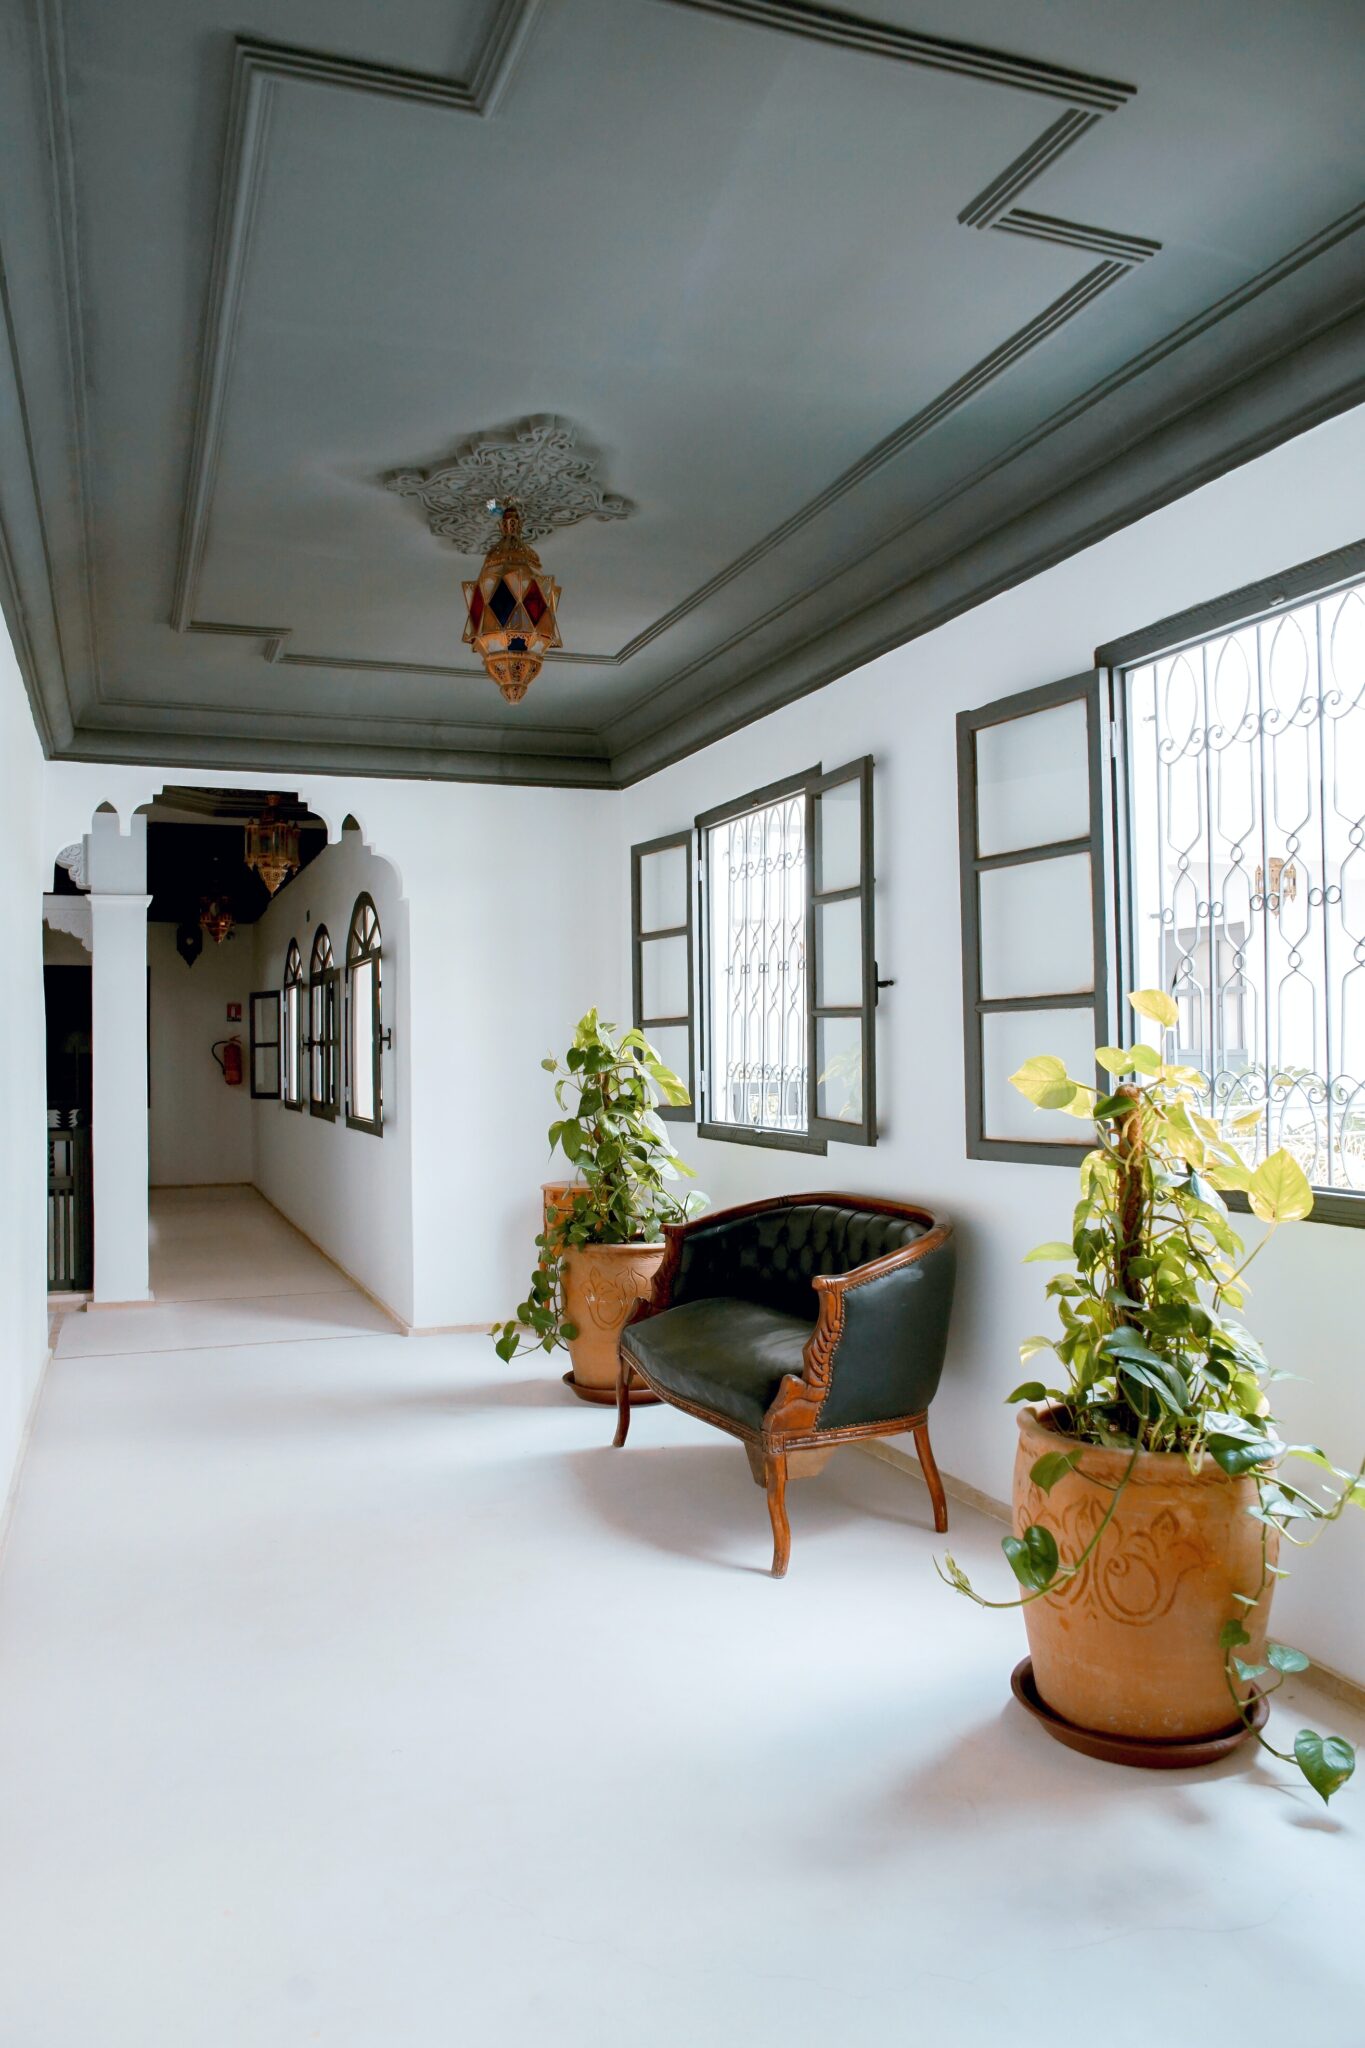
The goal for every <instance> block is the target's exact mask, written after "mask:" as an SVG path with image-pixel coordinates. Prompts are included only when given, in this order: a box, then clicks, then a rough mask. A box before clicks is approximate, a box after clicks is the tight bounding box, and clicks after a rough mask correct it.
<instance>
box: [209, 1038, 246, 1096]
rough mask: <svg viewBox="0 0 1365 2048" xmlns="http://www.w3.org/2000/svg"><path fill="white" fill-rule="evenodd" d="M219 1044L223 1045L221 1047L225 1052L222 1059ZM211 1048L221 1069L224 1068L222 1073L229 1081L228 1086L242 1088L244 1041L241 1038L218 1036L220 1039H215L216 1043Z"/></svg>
mask: <svg viewBox="0 0 1365 2048" xmlns="http://www.w3.org/2000/svg"><path fill="white" fill-rule="evenodd" d="M219 1046H221V1047H222V1048H223V1053H222V1058H221V1059H219V1056H218V1048H219ZM210 1049H211V1051H212V1053H213V1057H214V1058H215V1059H216V1060H218V1065H219V1066H220V1067H221V1069H222V1073H223V1079H224V1080H225V1081H226V1082H227V1084H228V1087H229V1088H240V1087H241V1085H242V1041H241V1039H240V1038H218V1039H215V1040H214V1043H213V1045H212V1047H211V1048H210Z"/></svg>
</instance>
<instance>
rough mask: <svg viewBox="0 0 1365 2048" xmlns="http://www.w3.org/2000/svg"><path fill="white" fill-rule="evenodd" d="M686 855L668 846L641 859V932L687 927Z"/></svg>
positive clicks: (685, 850) (681, 850)
mask: <svg viewBox="0 0 1365 2048" xmlns="http://www.w3.org/2000/svg"><path fill="white" fill-rule="evenodd" d="M687 855H688V849H687V848H686V847H685V846H670V847H666V848H665V850H664V851H663V852H662V853H647V854H644V855H643V856H642V857H641V861H640V929H641V931H642V932H659V931H671V930H672V929H673V928H674V926H676V925H680V924H686V923H687Z"/></svg>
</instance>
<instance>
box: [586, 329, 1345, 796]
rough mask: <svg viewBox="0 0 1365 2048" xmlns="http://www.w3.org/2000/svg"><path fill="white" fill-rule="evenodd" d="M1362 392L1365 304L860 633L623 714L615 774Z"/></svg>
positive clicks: (1079, 544)
mask: <svg viewBox="0 0 1365 2048" xmlns="http://www.w3.org/2000/svg"><path fill="white" fill-rule="evenodd" d="M1362 402H1365V308H1361V309H1360V310H1358V311H1356V312H1355V313H1352V314H1348V315H1347V316H1346V317H1345V318H1343V319H1341V320H1338V321H1336V322H1335V323H1333V324H1332V325H1330V326H1328V327H1325V328H1323V329H1321V330H1320V331H1319V332H1318V333H1316V334H1315V335H1313V336H1311V337H1310V338H1309V339H1307V340H1306V341H1299V340H1297V339H1296V340H1295V342H1294V343H1293V344H1291V345H1290V346H1289V347H1287V348H1285V349H1284V350H1282V351H1281V353H1280V354H1279V355H1278V356H1277V357H1276V358H1274V359H1273V360H1271V361H1267V362H1265V363H1263V364H1261V365H1260V366H1259V367H1258V369H1257V370H1256V371H1255V372H1254V373H1253V374H1252V375H1250V376H1241V377H1236V376H1234V377H1233V378H1232V379H1231V380H1230V381H1229V382H1228V383H1227V384H1225V385H1224V386H1223V387H1222V389H1220V390H1219V391H1216V392H1213V393H1210V394H1206V395H1205V396H1203V397H1201V398H1200V399H1198V400H1197V401H1195V402H1194V403H1193V404H1192V405H1190V406H1188V407H1187V408H1185V409H1184V410H1183V411H1182V412H1179V413H1177V414H1176V415H1174V416H1173V417H1171V418H1169V419H1167V420H1165V421H1163V423H1162V424H1161V426H1160V427H1159V428H1157V429H1155V430H1154V431H1153V432H1151V433H1149V434H1147V435H1146V436H1145V437H1144V438H1143V439H1142V440H1141V441H1139V442H1137V443H1135V444H1134V445H1132V446H1131V447H1129V448H1127V449H1125V450H1124V452H1123V454H1122V455H1121V456H1120V457H1119V458H1118V459H1117V460H1114V459H1112V458H1106V459H1104V460H1102V461H1100V462H1098V463H1095V464H1093V465H1092V466H1091V467H1089V468H1088V469H1086V470H1085V471H1084V472H1082V473H1080V474H1078V475H1077V476H1076V477H1075V478H1074V479H1073V480H1072V481H1071V482H1069V483H1068V484H1067V485H1065V486H1064V487H1063V488H1062V489H1061V490H1058V491H1054V492H1052V493H1051V494H1050V495H1049V496H1046V497H1044V498H1043V499H1041V500H1039V501H1038V502H1036V503H1034V504H1032V505H1029V506H1026V507H1024V508H1023V509H1021V510H1020V511H1018V512H1016V513H1014V514H1012V515H1011V516H1010V518H1009V519H1007V520H1006V521H1005V522H1004V523H1003V524H1002V525H1001V526H999V527H997V528H996V529H995V530H994V531H993V532H991V533H989V534H986V535H984V536H982V537H981V538H980V539H978V540H974V541H972V542H970V543H969V544H968V545H966V546H964V547H961V548H957V549H953V550H950V551H948V552H947V553H945V554H944V555H942V556H940V558H939V559H938V560H936V561H933V562H930V563H928V564H926V565H925V567H924V568H923V569H922V570H921V571H920V572H919V573H918V574H917V575H916V576H915V577H913V578H912V579H911V580H910V582H908V583H907V584H905V585H903V586H902V587H901V589H899V590H896V591H890V592H888V593H887V594H886V596H885V597H884V598H882V599H881V600H880V601H879V602H878V603H877V604H876V605H875V606H871V607H868V608H867V609H866V611H865V613H864V615H863V631H862V633H861V634H860V636H859V638H858V640H857V643H856V644H852V643H850V642H848V641H847V640H845V643H844V645H843V647H842V650H841V651H839V649H838V643H839V636H840V631H841V629H840V628H839V627H838V626H835V627H833V628H831V629H826V630H823V631H821V632H819V633H817V634H813V635H812V636H811V637H810V638H809V639H808V640H807V641H805V642H804V643H803V644H802V645H801V646H799V647H797V648H794V649H787V650H784V652H783V653H782V654H781V655H780V656H778V657H777V658H776V659H775V660H773V661H772V662H771V663H769V664H768V665H767V666H766V667H765V668H763V669H761V670H758V671H756V672H755V673H753V674H752V675H750V676H748V677H747V678H746V679H745V681H744V682H743V683H742V684H741V685H740V686H739V687H738V688H736V687H734V686H732V685H730V686H723V687H722V688H721V689H720V690H718V691H717V692H716V694H715V695H714V696H713V697H711V698H708V699H707V700H705V701H704V702H702V703H700V704H698V703H693V704H691V705H690V706H688V707H687V708H686V709H685V710H681V711H679V712H677V713H675V714H674V715H673V716H672V717H670V718H668V719H665V720H660V721H659V722H658V723H657V724H656V725H655V726H653V727H651V728H648V729H646V730H645V731H644V732H643V733H640V734H638V735H636V736H635V737H634V738H633V739H630V740H626V739H625V737H624V735H623V734H622V733H621V731H620V728H621V726H623V725H624V723H625V721H624V720H622V721H618V723H617V726H616V727H615V728H613V729H612V730H611V731H609V734H608V737H609V739H610V740H611V741H612V771H613V776H614V779H615V782H616V785H617V786H618V787H620V788H628V787H630V786H631V785H632V784H633V783H636V782H640V781H642V780H644V779H645V778H646V777H647V776H649V775H653V774H656V773H657V772H658V771H659V769H661V768H665V767H669V766H671V765H672V763H673V762H675V761H679V760H682V759H684V758H685V757H686V756H687V755H689V754H693V753H696V752H697V751H698V750H699V749H700V748H702V747H707V746H710V745H712V744H713V743H714V742H715V741H716V740H718V739H723V738H725V737H726V736H727V735H728V734H730V733H732V732H738V731H739V730H740V729H741V728H742V727H744V726H746V725H750V724H752V723H753V721H754V720H755V719H757V718H763V717H766V716H767V715H768V714H769V713H771V712H773V711H778V710H781V709H782V707H783V706H784V705H787V704H791V703H794V702H796V701H797V699H798V698H801V697H804V696H807V695H809V694H810V692H811V691H812V690H818V689H821V688H823V687H824V685H825V684H827V683H832V682H837V681H838V680H839V678H840V677H841V676H844V675H847V674H849V673H850V672H851V671H852V670H854V669H857V668H862V667H865V666H866V665H867V664H868V663H869V662H871V661H875V660H877V659H879V658H880V656H882V655H884V654H889V653H891V652H892V651H893V650H894V649H896V648H897V647H902V646H904V645H906V644H907V643H908V642H909V641H911V640H916V639H919V638H921V637H922V636H923V635H924V634H926V633H930V632H933V631H935V630H936V629H937V628H938V627H940V626H943V625H946V624H947V623H948V622H949V621H950V620H952V619H955V618H958V617H959V616H960V615H961V614H962V613H963V612H967V611H971V610H972V609H974V607H975V606H977V605H979V604H983V603H985V602H986V601H987V600H988V599H990V598H992V597H998V596H999V595H1000V594H1001V593H1002V592H1004V591H1007V590H1011V589H1013V588H1015V587H1016V586H1017V585H1018V584H1021V583H1025V582H1027V581H1028V580H1029V579H1030V578H1031V577H1033V576H1037V575H1041V574H1042V572H1043V571H1044V570H1046V569H1051V568H1055V567H1056V565H1057V564H1058V563H1059V562H1064V561H1066V560H1067V559H1068V558H1069V557H1070V556H1072V555H1075V554H1079V553H1081V552H1082V551H1083V550H1084V549H1085V548H1087V547H1090V546H1092V545H1093V544H1094V543H1095V542H1097V541H1101V540H1104V539H1106V538H1107V537H1108V536H1109V535H1110V534H1113V533H1117V532H1118V531H1120V530H1121V529H1122V528H1123V527H1125V526H1129V525H1131V524H1132V523H1133V522H1134V521H1136V520H1139V519H1143V518H1145V517H1146V516H1147V515H1148V514H1149V513H1151V512H1156V511H1159V510H1160V509H1161V507H1162V506H1163V505H1168V504H1170V503H1172V501H1173V500H1175V499H1177V498H1182V497H1184V496H1186V495H1187V494H1188V493H1189V492H1190V491H1194V490H1198V489H1199V488H1200V486H1201V485H1203V484H1206V483H1211V482H1213V481H1214V480H1215V479H1216V478H1218V477H1220V476H1223V475H1226V473H1227V472H1228V471H1229V470H1233V469H1237V468H1239V467H1240V466H1241V465H1242V464H1243V463H1245V462H1249V461H1252V460H1253V459H1254V458H1255V457H1256V456H1258V455H1263V454H1266V453H1267V452H1268V451H1269V450H1270V449H1272V448H1275V447H1278V446H1279V445H1280V444H1281V443H1282V442H1284V441H1287V440H1290V439H1292V438H1293V437H1294V436H1295V435H1297V434H1300V433H1304V432H1306V431H1307V430H1308V429H1309V428H1310V427H1314V426H1318V425H1321V424H1322V422H1323V421H1325V420H1328V419H1331V418H1333V417H1334V416H1335V415H1336V414H1338V413H1340V412H1343V411H1345V410H1346V409H1347V408H1348V407H1350V406H1352V405H1356V404H1360V403H1362ZM1116 644H1121V643H1116ZM1107 651H1109V652H1112V649H1110V650H1107Z"/></svg>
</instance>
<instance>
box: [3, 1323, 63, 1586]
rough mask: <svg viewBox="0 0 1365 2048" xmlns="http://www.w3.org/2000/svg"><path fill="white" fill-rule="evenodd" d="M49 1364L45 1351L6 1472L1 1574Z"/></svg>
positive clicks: (49, 1357) (48, 1356)
mask: <svg viewBox="0 0 1365 2048" xmlns="http://www.w3.org/2000/svg"><path fill="white" fill-rule="evenodd" d="M51 1363H52V1352H51V1350H50V1349H49V1350H47V1351H44V1353H43V1361H42V1364H41V1365H40V1366H39V1367H38V1377H37V1379H36V1380H35V1381H34V1383H33V1392H32V1394H31V1395H30V1396H29V1403H28V1413H27V1414H26V1415H25V1417H24V1426H23V1428H22V1429H21V1430H20V1432H19V1444H18V1448H17V1449H16V1451H15V1453H14V1465H13V1467H12V1469H11V1471H10V1475H9V1485H8V1486H7V1487H6V1488H5V1500H4V1505H3V1507H0V1571H3V1570H4V1566H5V1552H6V1551H7V1550H8V1548H9V1532H10V1530H11V1528H12V1527H13V1525H14V1516H15V1511H16V1509H17V1508H18V1505H19V1493H20V1489H21V1487H22V1486H23V1483H24V1473H25V1470H26V1469H27V1466H28V1451H29V1445H30V1444H31V1443H32V1441H33V1431H34V1426H35V1424H36V1423H37V1420H38V1409H39V1406H40V1404H41V1402H42V1398H43V1389H44V1388H45V1387H46V1385H47V1369H48V1367H49V1366H50V1365H51Z"/></svg>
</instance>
